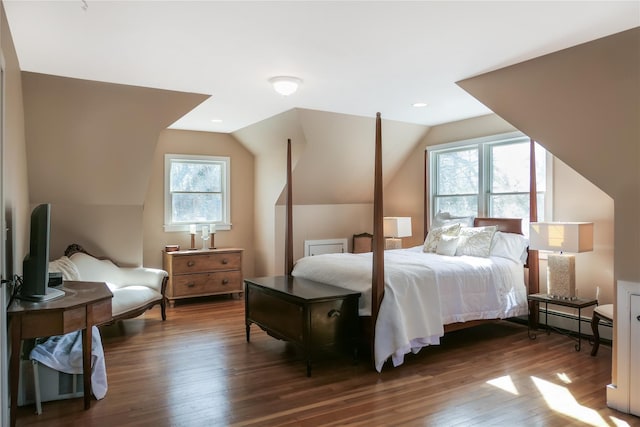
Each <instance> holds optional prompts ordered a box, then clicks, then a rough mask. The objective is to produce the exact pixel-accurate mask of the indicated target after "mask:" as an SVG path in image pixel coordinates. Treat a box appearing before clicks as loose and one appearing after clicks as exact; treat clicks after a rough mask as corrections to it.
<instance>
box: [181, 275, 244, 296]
mask: <svg viewBox="0 0 640 427" xmlns="http://www.w3.org/2000/svg"><path fill="white" fill-rule="evenodd" d="M230 292H242V272H240V271H220V272H211V273H195V274H189V275H178V276H174V277H173V296H174V297H187V296H195V295H213V294H226V293H230Z"/></svg>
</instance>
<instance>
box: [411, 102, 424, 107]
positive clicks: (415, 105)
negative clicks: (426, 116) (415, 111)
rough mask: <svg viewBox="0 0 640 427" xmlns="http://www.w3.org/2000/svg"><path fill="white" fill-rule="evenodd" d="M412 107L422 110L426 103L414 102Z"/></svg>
mask: <svg viewBox="0 0 640 427" xmlns="http://www.w3.org/2000/svg"><path fill="white" fill-rule="evenodd" d="M412 105H413V106H414V107H416V108H422V107H426V106H427V103H426V102H414V103H413V104H412Z"/></svg>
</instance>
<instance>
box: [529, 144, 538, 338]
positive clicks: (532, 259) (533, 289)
mask: <svg viewBox="0 0 640 427" xmlns="http://www.w3.org/2000/svg"><path fill="white" fill-rule="evenodd" d="M529 150H530V153H529V221H530V222H536V221H538V185H537V182H536V142H535V141H534V140H533V138H530V148H529ZM528 263H529V292H528V293H529V294H537V293H538V292H540V270H539V263H538V251H534V250H529V258H528ZM538 315H539V312H538V302H536V301H529V322H530V324H531V326H532V327H534V328H537V327H538Z"/></svg>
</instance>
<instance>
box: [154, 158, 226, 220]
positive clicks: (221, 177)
mask: <svg viewBox="0 0 640 427" xmlns="http://www.w3.org/2000/svg"><path fill="white" fill-rule="evenodd" d="M230 162H231V161H230V159H229V158H228V157H213V156H192V155H178V154H166V155H165V196H164V197H165V231H186V230H188V226H189V225H190V224H212V223H214V224H215V225H216V228H217V229H221V230H225V229H227V230H228V229H229V228H230V226H231V224H230V213H229V205H230V203H229V196H230V192H229V176H230Z"/></svg>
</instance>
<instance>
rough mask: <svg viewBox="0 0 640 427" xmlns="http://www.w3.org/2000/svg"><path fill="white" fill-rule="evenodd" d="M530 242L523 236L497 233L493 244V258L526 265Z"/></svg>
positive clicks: (491, 253)
mask: <svg viewBox="0 0 640 427" xmlns="http://www.w3.org/2000/svg"><path fill="white" fill-rule="evenodd" d="M527 246H529V240H527V238H526V237H524V236H523V235H522V234H514V233H503V232H501V231H498V232H496V234H495V236H493V242H492V243H491V252H490V255H491V256H497V257H501V258H507V259H510V260H512V261H515V262H518V263H521V264H524V263H525V262H526V260H527Z"/></svg>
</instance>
